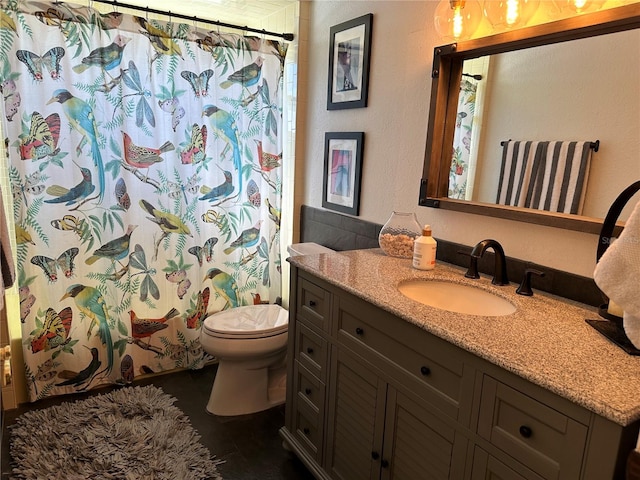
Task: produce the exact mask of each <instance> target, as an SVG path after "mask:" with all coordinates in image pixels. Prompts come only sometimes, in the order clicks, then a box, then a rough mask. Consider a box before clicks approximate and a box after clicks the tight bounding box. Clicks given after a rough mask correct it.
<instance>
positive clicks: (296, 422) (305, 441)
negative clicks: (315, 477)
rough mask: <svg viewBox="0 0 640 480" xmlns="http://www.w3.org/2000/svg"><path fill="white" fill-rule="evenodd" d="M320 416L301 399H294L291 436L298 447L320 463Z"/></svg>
mask: <svg viewBox="0 0 640 480" xmlns="http://www.w3.org/2000/svg"><path fill="white" fill-rule="evenodd" d="M321 418H323V417H322V416H321V415H319V412H316V411H314V410H313V408H312V407H311V406H310V405H309V404H308V403H307V402H306V401H305V400H304V399H301V398H298V397H296V400H295V401H294V412H293V435H294V437H295V438H296V439H297V440H298V442H299V443H300V445H301V446H302V447H303V448H304V449H305V450H306V451H307V452H308V453H309V455H311V457H313V458H314V459H315V460H316V461H318V462H320V461H321V458H320V457H321V455H322V450H321V448H320V447H321V445H322V423H321Z"/></svg>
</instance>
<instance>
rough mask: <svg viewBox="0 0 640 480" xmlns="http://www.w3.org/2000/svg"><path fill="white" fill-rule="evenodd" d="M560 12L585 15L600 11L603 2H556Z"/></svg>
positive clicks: (576, 0)
mask: <svg viewBox="0 0 640 480" xmlns="http://www.w3.org/2000/svg"><path fill="white" fill-rule="evenodd" d="M558 3H559V4H560V8H561V9H562V10H569V11H570V12H575V13H587V12H594V11H596V10H600V8H602V5H604V3H605V0H564V1H560V2H558Z"/></svg>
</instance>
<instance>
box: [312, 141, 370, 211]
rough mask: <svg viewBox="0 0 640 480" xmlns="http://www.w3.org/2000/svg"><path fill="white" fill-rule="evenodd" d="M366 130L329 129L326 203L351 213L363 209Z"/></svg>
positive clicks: (323, 202) (325, 152)
mask: <svg viewBox="0 0 640 480" xmlns="http://www.w3.org/2000/svg"><path fill="white" fill-rule="evenodd" d="M363 144H364V132H335V133H330V132H327V133H325V137H324V174H323V178H324V180H323V184H322V185H323V186H322V206H323V207H324V208H329V209H331V210H336V211H338V212H342V213H348V214H350V215H356V216H357V215H358V213H359V211H360V180H361V178H362V149H363Z"/></svg>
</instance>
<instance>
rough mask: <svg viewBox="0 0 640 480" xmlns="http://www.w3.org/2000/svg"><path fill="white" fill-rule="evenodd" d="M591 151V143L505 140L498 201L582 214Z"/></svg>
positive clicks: (537, 208) (518, 205) (499, 202)
mask: <svg viewBox="0 0 640 480" xmlns="http://www.w3.org/2000/svg"><path fill="white" fill-rule="evenodd" d="M591 154H592V149H591V142H569V141H566V142H534V141H512V140H509V141H508V142H504V143H503V151H502V166H501V170H500V179H499V184H498V195H497V200H496V203H498V204H500V205H512V206H517V207H525V208H533V209H536V210H547V211H550V212H561V213H573V214H578V215H579V214H581V213H582V206H583V204H584V195H585V191H586V187H587V179H588V176H589V165H590V164H591Z"/></svg>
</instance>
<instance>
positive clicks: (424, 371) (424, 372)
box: [420, 366, 431, 377]
mask: <svg viewBox="0 0 640 480" xmlns="http://www.w3.org/2000/svg"><path fill="white" fill-rule="evenodd" d="M420 373H421V374H422V375H424V376H425V377H426V376H427V375H431V369H430V368H429V367H425V366H422V367H420Z"/></svg>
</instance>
